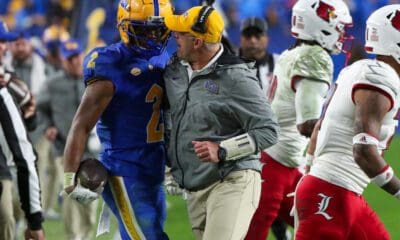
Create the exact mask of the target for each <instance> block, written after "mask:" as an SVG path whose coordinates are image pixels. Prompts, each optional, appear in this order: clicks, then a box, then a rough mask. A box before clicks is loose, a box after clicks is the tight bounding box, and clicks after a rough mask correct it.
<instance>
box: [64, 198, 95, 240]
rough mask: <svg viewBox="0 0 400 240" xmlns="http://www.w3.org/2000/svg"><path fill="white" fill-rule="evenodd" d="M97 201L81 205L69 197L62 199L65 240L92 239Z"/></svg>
mask: <svg viewBox="0 0 400 240" xmlns="http://www.w3.org/2000/svg"><path fill="white" fill-rule="evenodd" d="M97 205H98V200H96V201H94V202H92V203H90V204H89V205H86V206H85V205H82V204H80V203H78V202H76V201H75V200H72V199H71V198H69V197H65V198H64V203H63V217H64V230H65V235H66V239H67V240H86V239H92V238H93V237H92V235H93V234H92V233H93V229H95V224H96V210H97Z"/></svg>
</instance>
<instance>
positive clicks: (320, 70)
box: [265, 44, 333, 167]
mask: <svg viewBox="0 0 400 240" xmlns="http://www.w3.org/2000/svg"><path fill="white" fill-rule="evenodd" d="M332 77H333V63H332V59H331V57H330V56H329V54H328V53H327V52H326V51H325V50H324V49H323V48H321V47H320V46H318V45H306V44H303V45H301V46H298V47H295V48H293V49H289V50H286V51H285V52H283V53H282V55H281V56H280V58H279V60H278V63H277V65H276V67H275V70H274V78H273V81H272V83H271V86H270V88H269V93H268V97H269V99H270V100H271V101H272V104H271V107H272V110H273V111H274V113H275V116H276V117H277V119H278V123H279V126H280V128H281V131H280V136H279V142H278V143H277V144H276V145H274V146H272V147H270V148H268V149H266V150H265V152H266V153H268V154H269V155H270V156H271V157H272V158H274V159H275V160H277V161H278V162H280V163H281V164H283V165H285V166H288V167H298V166H300V165H301V161H302V157H301V156H302V155H303V152H304V150H305V148H306V146H307V143H308V140H307V138H306V137H304V136H302V135H301V134H300V133H299V132H298V130H297V126H296V107H295V97H296V89H295V84H296V80H299V79H302V78H306V79H312V80H315V81H320V82H326V83H327V84H328V85H330V83H331V81H332Z"/></svg>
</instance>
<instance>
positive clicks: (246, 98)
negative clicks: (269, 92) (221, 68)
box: [229, 70, 279, 152]
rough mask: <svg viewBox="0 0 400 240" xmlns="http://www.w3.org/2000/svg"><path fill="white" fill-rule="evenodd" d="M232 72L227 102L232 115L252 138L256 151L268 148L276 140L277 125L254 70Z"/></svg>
mask: <svg viewBox="0 0 400 240" xmlns="http://www.w3.org/2000/svg"><path fill="white" fill-rule="evenodd" d="M241 73H242V74H234V77H235V78H236V79H233V80H234V81H235V84H234V85H233V86H232V90H231V99H232V101H231V102H230V103H229V105H230V106H231V109H232V112H233V115H234V116H235V117H236V118H237V119H238V121H239V122H240V124H241V126H242V128H243V129H244V131H245V132H247V133H248V134H249V135H250V136H251V137H252V139H253V140H254V143H255V146H256V151H257V152H258V151H260V150H262V149H265V148H268V147H270V146H272V145H274V144H275V143H276V142H277V141H278V134H279V126H278V123H277V121H276V118H275V116H274V114H273V112H272V109H271V106H270V104H269V102H268V100H267V98H266V96H265V94H263V91H262V89H261V88H260V86H259V85H258V80H257V77H256V75H255V72H253V71H250V70H244V71H241Z"/></svg>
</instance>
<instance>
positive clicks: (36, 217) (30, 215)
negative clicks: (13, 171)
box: [0, 88, 43, 230]
mask: <svg viewBox="0 0 400 240" xmlns="http://www.w3.org/2000/svg"><path fill="white" fill-rule="evenodd" d="M0 124H1V127H2V128H3V131H4V135H5V139H6V142H7V144H8V147H9V148H10V150H11V153H12V154H13V157H14V161H15V164H16V166H17V176H18V190H19V195H20V201H21V205H22V209H23V210H24V212H25V216H26V218H27V221H28V224H29V228H30V229H31V230H38V229H41V228H42V226H41V224H42V221H43V218H42V208H41V205H40V186H39V178H38V174H37V171H36V167H35V161H36V154H35V152H34V150H33V147H32V144H31V143H30V141H29V140H28V137H27V133H26V130H25V127H24V124H23V122H22V117H21V115H20V113H19V111H18V108H17V106H16V105H15V103H14V101H13V100H12V97H11V95H10V94H9V92H8V91H7V89H6V88H2V89H1V90H0Z"/></svg>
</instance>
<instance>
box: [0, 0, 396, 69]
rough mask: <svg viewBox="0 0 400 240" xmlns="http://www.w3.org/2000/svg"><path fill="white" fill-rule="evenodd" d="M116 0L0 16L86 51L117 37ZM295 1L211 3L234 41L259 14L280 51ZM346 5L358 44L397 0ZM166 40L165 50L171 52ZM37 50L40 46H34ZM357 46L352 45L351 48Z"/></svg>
mask: <svg viewBox="0 0 400 240" xmlns="http://www.w3.org/2000/svg"><path fill="white" fill-rule="evenodd" d="M118 2H119V1H118V0H96V1H94V0H89V1H83V0H2V1H0V18H1V19H3V20H4V21H5V22H6V23H7V25H8V26H9V28H11V29H13V30H15V31H20V32H21V31H23V32H24V33H25V34H29V35H30V36H32V37H38V38H39V39H41V38H42V35H43V32H44V30H45V29H46V27H48V26H50V25H52V24H56V25H59V26H63V27H65V28H66V29H67V30H68V31H69V32H70V35H71V36H72V37H74V38H75V39H77V40H78V41H79V42H80V43H81V44H82V45H83V46H85V48H86V50H89V49H91V48H92V47H94V46H96V45H97V44H99V43H106V44H109V43H112V42H116V41H118V40H119V39H118V38H119V36H118V32H117V30H116V27H115V26H116V19H115V16H116V11H117V4H118ZM201 2H202V0H185V1H178V0H175V1H173V3H174V7H175V12H176V13H182V12H183V11H184V10H185V9H189V8H190V7H192V6H195V5H199V4H200V3H201ZM295 2H296V0H246V1H243V0H217V1H216V4H217V8H218V9H219V10H221V11H222V12H223V13H224V17H225V20H226V26H227V27H226V32H227V34H228V36H229V39H230V40H231V41H232V43H233V44H234V45H236V46H238V45H239V39H240V22H241V21H242V20H243V19H245V18H247V17H250V16H257V17H262V18H265V19H266V20H267V22H268V24H269V29H268V33H269V35H270V39H271V41H270V44H269V50H270V52H277V53H280V52H282V51H283V50H284V49H286V48H287V47H288V46H289V45H290V44H292V43H293V38H292V37H291V34H290V16H291V11H290V10H291V7H292V6H293V5H294V3H295ZM345 2H347V3H348V6H349V7H350V10H351V14H352V16H353V21H354V25H355V26H357V27H353V28H352V29H351V30H350V33H352V34H353V35H354V36H355V37H356V39H357V41H356V42H355V43H354V44H355V45H356V46H359V45H360V44H361V43H363V42H364V36H363V33H364V30H365V26H364V22H365V20H366V18H367V16H369V14H370V13H371V12H372V11H373V10H374V9H377V8H379V7H381V6H383V5H387V4H393V3H399V2H400V1H399V0H345ZM173 41H174V40H173V39H171V41H170V44H169V45H170V46H169V48H168V50H169V52H170V53H172V52H174V46H175V45H174V42H173ZM36 47H37V49H38V51H39V53H40V50H41V49H43V48H40V45H38V46H36ZM355 49H357V48H355ZM334 62H335V75H336V74H337V73H338V71H339V69H341V68H342V67H343V62H344V57H343V56H336V57H334Z"/></svg>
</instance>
